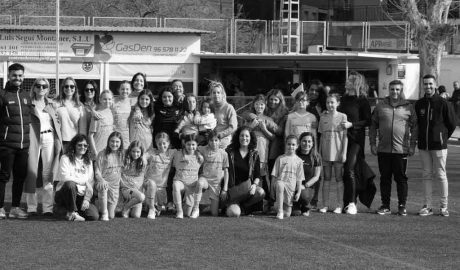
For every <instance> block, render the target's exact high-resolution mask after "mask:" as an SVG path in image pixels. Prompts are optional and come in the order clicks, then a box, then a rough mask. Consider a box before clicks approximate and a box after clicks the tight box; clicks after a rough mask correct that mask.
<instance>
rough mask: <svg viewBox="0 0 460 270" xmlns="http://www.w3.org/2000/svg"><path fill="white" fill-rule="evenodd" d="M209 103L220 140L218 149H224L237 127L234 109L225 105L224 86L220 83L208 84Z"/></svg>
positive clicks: (229, 105) (227, 104)
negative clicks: (210, 103) (210, 102)
mask: <svg viewBox="0 0 460 270" xmlns="http://www.w3.org/2000/svg"><path fill="white" fill-rule="evenodd" d="M209 92H210V93H211V96H210V98H211V101H212V106H213V110H214V114H215V116H216V120H217V125H216V129H215V130H216V131H217V135H218V136H219V138H220V148H222V149H226V148H227V146H228V145H229V144H230V142H231V139H232V134H233V132H235V130H236V129H237V127H238V121H237V119H236V111H235V108H233V106H232V105H231V104H229V103H227V94H226V93H225V89H224V86H223V85H222V83H220V82H211V83H210V84H209Z"/></svg>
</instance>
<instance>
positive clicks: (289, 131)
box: [284, 92, 318, 138]
mask: <svg viewBox="0 0 460 270" xmlns="http://www.w3.org/2000/svg"><path fill="white" fill-rule="evenodd" d="M307 106H308V96H307V94H306V93H305V92H300V93H298V94H297V95H296V96H295V104H294V108H295V109H294V111H293V112H291V113H289V114H288V116H287V120H286V127H285V129H284V135H285V137H286V138H287V136H289V135H295V136H296V137H297V138H299V136H300V134H302V133H303V132H312V133H313V134H314V135H315V137H316V128H317V126H318V120H316V117H315V115H314V114H312V113H309V112H308V111H307Z"/></svg>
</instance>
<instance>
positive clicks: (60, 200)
mask: <svg viewBox="0 0 460 270" xmlns="http://www.w3.org/2000/svg"><path fill="white" fill-rule="evenodd" d="M54 199H55V201H56V204H57V205H59V206H62V207H64V208H65V209H66V211H67V212H78V213H79V214H80V215H81V216H82V217H84V218H85V219H86V220H88V221H90V220H98V219H99V212H98V211H97V208H96V206H95V205H94V204H92V203H90V204H89V207H88V209H86V210H81V206H82V203H83V199H84V196H80V195H78V194H77V184H76V183H75V182H72V181H66V182H65V183H64V185H62V187H61V189H60V190H58V191H56V195H55V197H54Z"/></svg>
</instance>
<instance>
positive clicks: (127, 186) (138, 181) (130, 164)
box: [120, 141, 147, 218]
mask: <svg viewBox="0 0 460 270" xmlns="http://www.w3.org/2000/svg"><path fill="white" fill-rule="evenodd" d="M146 164H147V161H146V160H145V157H144V146H143V145H142V143H141V142H139V141H132V142H131V144H130V145H129V147H128V150H127V151H126V154H125V160H124V165H123V168H122V170H121V182H120V187H121V188H120V190H121V194H122V196H123V199H124V201H125V204H124V206H123V210H122V211H121V215H122V216H123V217H124V218H128V217H129V216H130V215H131V217H134V218H140V217H141V212H142V202H143V201H144V199H145V195H144V193H143V192H142V185H143V183H144V174H145V169H146Z"/></svg>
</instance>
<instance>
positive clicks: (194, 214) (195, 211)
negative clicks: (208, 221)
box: [190, 207, 200, 218]
mask: <svg viewBox="0 0 460 270" xmlns="http://www.w3.org/2000/svg"><path fill="white" fill-rule="evenodd" d="M199 216H200V209H199V208H198V207H196V208H193V210H192V214H191V215H190V218H198V217H199Z"/></svg>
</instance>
